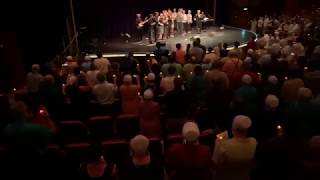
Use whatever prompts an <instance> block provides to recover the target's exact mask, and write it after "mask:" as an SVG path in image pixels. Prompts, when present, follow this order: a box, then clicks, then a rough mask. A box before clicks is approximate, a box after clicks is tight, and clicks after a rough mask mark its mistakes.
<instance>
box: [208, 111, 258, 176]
mask: <svg viewBox="0 0 320 180" xmlns="http://www.w3.org/2000/svg"><path fill="white" fill-rule="evenodd" d="M251 125H252V122H251V119H250V118H249V117H247V116H243V115H238V116H236V117H235V118H234V119H233V123H232V135H233V137H232V138H231V139H225V138H223V139H217V140H216V145H215V150H214V153H213V156H212V160H213V162H214V164H215V166H216V177H215V178H217V179H241V180H250V175H251V167H252V163H253V162H252V161H253V158H254V156H255V152H256V147H257V141H256V139H255V138H253V137H248V135H247V133H248V129H249V128H250V127H251Z"/></svg>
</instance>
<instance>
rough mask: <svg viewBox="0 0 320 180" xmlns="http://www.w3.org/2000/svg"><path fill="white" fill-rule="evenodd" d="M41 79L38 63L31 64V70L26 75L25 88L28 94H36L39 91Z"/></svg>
mask: <svg viewBox="0 0 320 180" xmlns="http://www.w3.org/2000/svg"><path fill="white" fill-rule="evenodd" d="M42 79H43V76H42V75H41V74H40V65H39V64H34V65H32V67H31V72H29V73H28V75H27V89H28V92H29V93H30V94H37V93H38V92H39V89H40V84H41V81H42Z"/></svg>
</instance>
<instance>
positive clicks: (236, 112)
mask: <svg viewBox="0 0 320 180" xmlns="http://www.w3.org/2000/svg"><path fill="white" fill-rule="evenodd" d="M318 15H320V12H319V11H314V12H313V14H312V15H311V16H305V15H297V16H296V17H290V18H289V17H287V18H285V19H281V18H279V19H278V20H276V19H272V18H267V17H266V18H265V19H264V23H263V24H264V25H263V26H261V22H262V19H261V18H260V19H259V20H258V22H257V23H256V24H257V25H256V27H257V29H256V30H257V31H258V32H259V33H260V34H264V35H263V36H262V37H260V38H259V40H258V41H257V42H255V41H254V39H252V38H251V39H250V40H249V42H248V46H247V47H246V48H243V49H240V48H238V46H239V43H238V42H235V44H234V46H235V48H234V49H233V50H227V47H228V45H226V44H224V45H222V44H221V45H219V46H218V47H208V48H206V47H204V46H203V45H201V41H200V39H196V40H195V41H194V43H193V45H192V46H191V45H188V47H182V46H181V44H177V45H176V48H177V49H176V51H174V52H171V53H170V52H169V50H166V49H164V47H162V46H161V44H160V43H158V44H157V48H156V50H155V51H154V53H153V54H154V55H155V56H151V55H147V56H146V57H145V58H142V59H136V58H135V57H134V56H133V54H132V53H129V54H128V57H127V58H126V59H124V61H121V62H110V61H109V60H108V59H107V58H104V57H103V56H102V54H101V53H100V54H98V58H97V59H94V60H92V59H90V58H89V57H83V58H80V59H78V60H77V59H76V58H75V57H71V56H68V57H66V60H65V62H64V63H63V64H61V63H60V62H52V63H51V64H50V65H49V66H48V67H46V70H45V72H46V75H44V76H43V75H42V74H41V72H44V71H41V67H40V66H39V65H37V64H35V65H33V66H32V71H31V72H30V73H28V75H27V84H26V88H25V89H23V90H20V89H13V92H12V93H11V94H8V95H2V96H1V104H3V106H2V107H4V108H2V112H1V116H2V118H1V119H2V120H3V121H2V122H1V127H2V129H3V141H4V142H5V144H7V146H8V148H9V149H10V150H12V151H11V152H12V154H14V156H13V157H15V158H20V156H17V155H16V154H17V153H21V149H24V150H25V147H27V152H28V153H30V154H32V155H34V154H41V155H43V154H45V151H46V150H45V149H46V148H45V147H46V146H47V145H48V143H49V142H50V137H52V136H55V135H57V134H59V130H58V126H57V123H58V122H59V121H63V120H66V119H79V120H81V121H86V120H87V119H88V118H89V117H90V116H92V109H89V106H90V104H92V103H94V104H96V105H98V106H95V107H99V113H101V114H103V115H106V114H107V115H110V116H115V115H119V114H125V115H137V116H138V117H139V130H140V135H137V136H135V137H133V138H132V139H131V140H130V143H129V145H130V150H131V153H130V157H131V159H130V163H129V165H128V167H129V168H128V169H127V174H128V177H127V178H128V179H161V178H162V179H163V177H162V176H161V175H160V174H161V172H162V173H163V172H165V173H163V174H165V175H166V177H168V178H169V179H184V180H185V179H190V180H191V179H192V180H194V179H203V180H205V179H218V180H220V179H225V180H233V179H243V180H249V179H259V180H261V179H318V178H319V177H320V174H319V168H320V160H319V157H320V154H319V152H320V148H319V147H320V138H319V135H320V122H319V118H320V111H319V110H320V86H319V82H320V41H319V35H320V32H319V31H320V24H319V21H317V18H318V17H317V16H318ZM254 21H255V20H253V22H252V24H253V25H254V24H255V23H254ZM252 27H253V28H254V27H255V25H254V26H252ZM253 30H254V29H253ZM6 120H7V121H6ZM163 124H165V125H163ZM207 129H211V131H210V132H213V133H214V134H215V135H216V140H214V139H212V141H215V142H214V143H213V144H214V147H210V146H207V145H203V144H201V143H200V141H199V138H200V135H201V133H202V132H203V131H206V130H207ZM173 132H174V133H180V132H181V134H182V139H183V141H182V142H181V143H178V144H173V145H171V146H168V147H166V148H165V157H164V159H163V161H165V163H164V166H163V167H160V170H159V168H157V167H158V166H157V165H159V164H157V163H158V162H157V161H155V160H154V158H153V156H152V154H151V153H150V152H149V151H148V148H149V143H150V139H151V138H153V137H158V138H162V139H164V140H165V138H166V137H168V136H169V135H170V133H173ZM229 136H231V137H230V138H229ZM50 143H51V142H50ZM98 144H99V143H98ZM22 147H23V148H22ZM25 151H26V150H25ZM31 157H34V156H31ZM10 167H11V166H10ZM13 167H14V166H13ZM6 168H8V167H6ZM19 168H21V167H20V166H19ZM23 168H25V167H22V169H23ZM15 169H18V167H15ZM79 176H80V177H82V178H84V179H96V178H101V179H112V178H115V177H116V176H117V164H112V163H108V162H107V161H106V160H105V159H104V156H103V155H102V152H101V148H99V145H93V146H92V152H91V153H90V160H89V161H88V162H83V163H82V164H81V166H80V169H79Z"/></svg>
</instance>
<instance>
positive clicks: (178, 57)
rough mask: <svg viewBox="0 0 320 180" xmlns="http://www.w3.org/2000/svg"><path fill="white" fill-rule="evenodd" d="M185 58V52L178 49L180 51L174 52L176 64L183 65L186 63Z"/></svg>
mask: <svg viewBox="0 0 320 180" xmlns="http://www.w3.org/2000/svg"><path fill="white" fill-rule="evenodd" d="M185 57H186V52H185V51H184V50H182V49H180V50H177V51H176V61H177V63H179V64H185V63H186V60H185Z"/></svg>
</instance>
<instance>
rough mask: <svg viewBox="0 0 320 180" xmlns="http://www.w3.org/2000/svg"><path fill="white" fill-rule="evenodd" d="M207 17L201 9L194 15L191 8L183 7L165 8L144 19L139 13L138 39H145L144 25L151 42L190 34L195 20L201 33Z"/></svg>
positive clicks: (136, 22)
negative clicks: (185, 8)
mask: <svg viewBox="0 0 320 180" xmlns="http://www.w3.org/2000/svg"><path fill="white" fill-rule="evenodd" d="M205 17H206V16H205V14H204V12H202V11H201V10H197V13H196V14H195V15H193V14H192V11H191V10H188V11H186V10H184V9H182V8H180V9H178V10H177V9H176V8H174V9H173V10H171V9H168V10H163V11H161V12H160V13H159V12H155V13H152V14H149V17H146V18H145V20H143V19H142V15H141V14H137V17H136V21H135V24H136V27H137V31H138V40H140V41H141V40H142V39H143V30H144V27H146V29H147V31H148V38H149V41H150V43H153V42H157V41H158V40H164V39H168V38H169V37H174V36H176V35H186V34H187V33H189V34H190V33H191V32H192V24H193V22H195V24H196V28H197V32H198V33H200V32H201V30H202V23H203V20H204V19H205Z"/></svg>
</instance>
